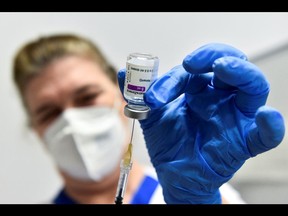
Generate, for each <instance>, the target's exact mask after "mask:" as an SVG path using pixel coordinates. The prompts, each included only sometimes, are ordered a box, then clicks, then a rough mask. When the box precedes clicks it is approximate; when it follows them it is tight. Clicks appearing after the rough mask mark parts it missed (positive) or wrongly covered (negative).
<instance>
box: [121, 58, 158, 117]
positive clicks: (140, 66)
mask: <svg viewBox="0 0 288 216" xmlns="http://www.w3.org/2000/svg"><path fill="white" fill-rule="evenodd" d="M158 66H159V59H158V57H157V56H154V55H152V54H149V53H131V54H130V55H129V56H128V57H127V62H126V77H125V83H124V97H125V99H126V100H127V102H128V104H127V105H126V106H125V108H124V114H125V115H126V116H127V117H129V118H134V119H138V120H141V119H146V118H147V117H148V115H149V112H150V108H149V107H148V106H147V105H146V104H145V102H144V99H143V96H144V94H145V92H146V91H147V89H148V88H149V86H150V85H151V83H152V82H153V81H154V80H155V79H156V78H157V75H158Z"/></svg>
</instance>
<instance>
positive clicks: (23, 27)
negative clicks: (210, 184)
mask: <svg viewBox="0 0 288 216" xmlns="http://www.w3.org/2000/svg"><path fill="white" fill-rule="evenodd" d="M287 21H288V13H262V12H257V13H252V12H247V13H246V12H245V13H242V12H237V13H232V12H231V13H230V12H224V13H220V12H215V13H204V12H201V13H196V12H191V13H176V12H175V13H166V12H161V13H148V12H145V13H132V12H129V13H122V12H116V13H106V12H100V13H0V101H1V102H0V140H1V142H0V203H41V202H46V201H47V200H49V199H50V198H51V197H52V196H54V195H55V193H56V192H57V191H58V189H59V188H60V187H61V180H60V178H59V176H58V175H57V172H56V171H55V168H54V166H53V163H52V161H51V159H50V157H49V155H48V154H47V152H46V151H45V149H44V148H43V146H42V145H41V143H40V142H39V140H38V139H37V137H35V136H34V135H33V134H32V133H31V132H29V129H27V126H26V122H25V115H24V111H23V109H22V105H21V103H20V101H19V98H18V95H17V92H16V91H15V88H14V85H13V82H12V76H11V75H12V72H11V62H12V58H13V56H14V54H15V52H16V51H17V49H18V48H19V47H20V46H21V45H23V43H25V42H26V41H27V40H30V39H34V38H37V37H38V36H40V35H44V34H52V33H59V32H72V33H77V34H81V35H83V36H87V37H89V38H90V39H92V40H93V41H94V42H95V43H96V44H97V45H98V46H100V48H101V49H102V51H103V52H104V53H105V54H106V56H107V57H108V58H110V59H111V62H112V63H113V64H114V65H115V66H116V67H117V68H122V67H124V66H125V60H126V57H127V55H128V54H129V53H130V52H134V51H143V52H150V53H153V54H155V55H158V56H159V58H160V68H159V71H160V74H162V73H164V72H166V71H168V70H169V69H170V68H172V67H173V66H175V65H177V64H180V63H181V62H182V59H183V58H184V57H185V56H186V55H187V54H188V53H189V52H191V51H193V50H194V49H196V48H198V47H199V46H201V45H204V44H205V43H208V42H223V43H228V44H231V45H233V46H235V47H237V48H239V49H241V50H242V51H244V52H245V53H246V54H247V55H248V56H254V55H257V54H259V53H261V52H264V51H266V50H269V49H270V48H273V47H274V46H278V45H279V44H281V43H283V42H285V41H287V40H288V28H287ZM282 72H283V73H286V74H287V73H288V72H286V71H282ZM277 77H278V75H277V74H275V79H276V80H277V79H278V78H277ZM279 79H281V76H279ZM281 84H283V85H284V83H283V82H281ZM274 87H275V88H277V85H275V86H274ZM285 87H286V86H278V88H279V89H275V91H279V92H281V94H283V95H287V93H288V92H287V89H286V88H285ZM283 100H286V99H283ZM273 102H274V104H273V105H274V106H276V108H277V101H273ZM282 103H283V101H282ZM285 107H286V109H287V107H288V105H287V106H285ZM281 111H283V112H285V110H281ZM287 114H288V113H287V111H286V112H285V116H287ZM136 137H137V140H138V142H139V143H136V144H135V158H138V159H139V160H140V162H142V163H149V159H148V157H147V155H146V148H145V146H144V142H143V137H142V134H141V130H140V127H139V124H137V128H136ZM285 145H286V144H285ZM143 152H145V154H143ZM253 161H255V160H254V159H253ZM253 161H251V163H250V164H253ZM249 162H250V161H249ZM249 162H247V165H246V164H245V167H243V170H244V171H241V172H239V175H238V176H239V178H240V179H241V176H245V170H247V169H248V168H247V167H249ZM260 163H261V161H260ZM267 169H270V167H268V168H267ZM242 173H243V174H242Z"/></svg>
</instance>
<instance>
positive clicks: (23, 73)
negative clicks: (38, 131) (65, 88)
mask: <svg viewBox="0 0 288 216" xmlns="http://www.w3.org/2000/svg"><path fill="white" fill-rule="evenodd" d="M70 55H74V56H80V57H84V58H88V59H91V60H93V61H94V62H96V63H97V64H98V65H99V66H100V67H101V68H102V69H103V71H104V72H105V73H106V74H107V76H108V77H109V78H110V79H111V80H112V81H113V82H114V83H115V84H117V78H116V70H115V68H114V67H113V66H112V65H111V64H110V63H109V62H108V61H107V60H106V58H105V57H104V55H103V54H102V53H101V51H100V49H99V48H98V47H97V46H96V45H95V44H93V43H92V42H91V41H90V40H88V39H86V38H84V37H80V36H77V35H73V34H59V35H51V36H42V37H40V38H38V39H36V40H34V41H30V42H29V43H27V44H26V45H24V46H23V47H22V48H21V49H20V50H19V51H18V52H17V53H16V55H15V58H14V61H13V78H14V82H15V84H16V86H17V89H18V91H19V93H20V96H21V99H22V102H23V105H24V107H25V108H26V111H28V110H27V106H26V103H25V98H24V90H25V88H26V86H27V84H28V82H29V81H30V80H31V79H32V78H33V77H35V76H37V75H38V74H40V73H41V71H42V70H43V68H44V67H46V66H47V65H49V64H50V63H51V62H52V61H54V60H56V59H59V58H62V57H65V56H70Z"/></svg>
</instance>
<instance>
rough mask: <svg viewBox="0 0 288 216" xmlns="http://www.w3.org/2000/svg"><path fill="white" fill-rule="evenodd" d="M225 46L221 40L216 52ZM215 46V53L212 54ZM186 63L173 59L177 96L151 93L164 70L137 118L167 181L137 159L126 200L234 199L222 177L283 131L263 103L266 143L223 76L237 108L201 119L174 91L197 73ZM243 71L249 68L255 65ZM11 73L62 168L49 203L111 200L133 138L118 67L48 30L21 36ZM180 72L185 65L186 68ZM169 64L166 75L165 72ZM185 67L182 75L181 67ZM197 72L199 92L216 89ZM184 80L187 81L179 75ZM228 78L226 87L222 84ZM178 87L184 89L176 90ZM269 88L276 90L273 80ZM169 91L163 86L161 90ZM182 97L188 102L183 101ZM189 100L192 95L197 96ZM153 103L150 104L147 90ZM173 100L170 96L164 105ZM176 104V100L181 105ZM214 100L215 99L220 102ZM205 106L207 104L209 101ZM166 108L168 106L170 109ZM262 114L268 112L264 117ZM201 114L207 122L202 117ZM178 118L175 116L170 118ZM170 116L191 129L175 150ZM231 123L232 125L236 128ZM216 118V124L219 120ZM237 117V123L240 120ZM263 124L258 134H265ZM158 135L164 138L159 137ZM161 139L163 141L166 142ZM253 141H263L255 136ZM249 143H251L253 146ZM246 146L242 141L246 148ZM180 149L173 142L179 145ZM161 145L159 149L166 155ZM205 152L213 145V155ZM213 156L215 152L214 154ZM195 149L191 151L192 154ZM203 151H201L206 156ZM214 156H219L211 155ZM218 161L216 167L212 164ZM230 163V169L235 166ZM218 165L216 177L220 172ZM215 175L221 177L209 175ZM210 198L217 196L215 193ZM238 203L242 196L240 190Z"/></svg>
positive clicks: (87, 44) (77, 40) (89, 46)
mask: <svg viewBox="0 0 288 216" xmlns="http://www.w3.org/2000/svg"><path fill="white" fill-rule="evenodd" d="M213 46H215V47H214V49H216V50H213ZM219 48H221V49H220V50H218V52H217V49H219ZM202 49H203V48H202ZM200 50H201V49H200ZM205 50H206V51H205ZM203 51H204V54H206V55H207V54H208V51H210V52H213V51H214V52H215V53H216V54H217V53H218V55H221V54H222V53H227V52H232V51H233V52H235V53H238V52H240V51H237V50H234V49H233V48H231V47H229V46H228V47H227V46H226V45H221V44H215V45H208V47H206V48H204V49H203ZM203 51H202V52H203ZM233 52H232V54H233ZM198 55H199V54H198ZM210 55H215V54H211V53H210ZM196 57H197V55H196ZM198 58H201V56H198ZM202 61H204V62H205V58H203V59H202ZM207 61H208V59H207ZM189 64H190V63H189ZM243 64H244V63H243ZM245 64H246V63H245ZM207 65H208V63H207ZM207 67H208V66H207ZM180 68H181V67H180ZM180 68H178V69H177V68H174V69H173V70H172V72H169V73H170V75H171V74H172V75H173V74H174V73H175V72H176V73H175V74H174V75H173V76H175V78H177V79H178V80H176V79H174V85H176V84H177V83H178V84H177V85H178V86H173V85H172V86H171V84H173V83H170V84H169V83H168V84H169V86H171V91H173V92H174V98H173V97H170V98H168V97H166V99H167V100H166V101H164V100H161V98H158V99H157V100H155V99H153V96H157V95H156V92H157V91H156V88H159V87H160V88H159V90H161V88H163V87H165V82H163V80H162V81H161V78H160V79H159V83H158V87H157V82H156V83H155V84H156V85H153V86H152V88H151V91H149V92H148V94H147V96H149V95H150V99H151V100H155V102H156V106H155V104H152V106H151V108H152V115H151V118H150V119H147V120H145V121H144V122H140V123H141V127H142V128H143V132H144V136H145V140H146V142H147V147H148V150H149V155H150V157H151V162H152V163H153V165H154V166H155V168H156V171H157V175H158V178H159V180H160V183H161V184H163V185H162V187H163V186H164V187H163V188H162V187H161V186H160V184H159V182H158V181H157V178H156V175H155V173H153V170H151V169H149V168H147V167H143V166H141V165H140V164H138V163H137V162H136V161H133V168H132V170H131V172H130V175H129V180H128V185H127V189H126V193H125V196H124V203H164V202H167V203H221V202H223V203H225V202H226V201H227V200H228V201H227V202H228V203H229V196H227V197H226V196H224V195H225V194H224V192H223V193H222V189H221V188H223V186H225V185H228V184H225V182H227V181H228V180H229V179H230V178H231V177H232V175H233V173H234V172H236V170H237V169H238V168H240V166H241V165H242V164H243V163H244V161H245V159H247V158H248V156H249V157H251V156H254V155H256V154H257V153H260V152H263V151H265V150H268V149H270V148H273V147H275V146H276V145H277V144H279V142H280V141H281V139H282V137H283V134H284V125H283V119H282V117H281V115H280V114H279V113H278V112H276V111H275V110H273V109H268V108H267V109H268V111H267V109H266V111H265V110H264V111H262V112H259V114H260V118H259V117H258V119H260V120H258V122H259V121H260V123H261V124H259V123H258V124H257V125H258V128H261V130H259V131H262V132H263V130H265V132H267V131H268V132H269V136H268V135H264V138H265V139H264V145H262V144H261V143H262V142H263V141H262V142H261V143H259V141H258V140H259V138H260V137H262V136H263V135H261V136H260V135H257V134H260V132H258V129H257V127H256V126H255V125H254V117H249V116H246V115H244V114H243V113H242V111H238V112H239V113H237V112H235V111H236V106H235V104H236V103H235V104H234V101H232V100H231V99H230V100H231V102H230V103H231V104H229V103H228V99H226V100H224V99H225V98H227V97H228V96H227V95H230V98H232V96H231V95H233V94H234V96H235V95H237V89H234V90H232V89H230V87H229V88H228V85H227V86H225V85H224V82H223V81H221V80H219V83H220V84H222V85H223V86H224V88H223V89H221V88H219V90H218V91H220V92H226V94H224V95H222V94H221V97H220V96H219V98H220V99H221V98H222V99H221V100H220V99H219V101H222V100H223V102H225V101H226V102H225V103H226V104H227V103H228V105H226V106H227V107H229V108H230V109H229V111H231V113H230V114H229V113H226V114H225V115H223V116H218V118H217V119H218V121H221V120H222V122H221V123H220V122H219V123H218V121H217V122H214V123H213V124H212V123H211V122H210V121H211V119H210V121H209V120H208V119H207V120H205V119H203V120H202V121H201V118H200V117H201V115H200V116H198V117H197V119H194V120H193V118H192V117H193V115H192V114H193V112H194V111H192V109H191V108H189V107H188V106H187V105H188V103H187V104H186V99H185V100H183V98H186V97H187V96H185V97H183V96H180V97H179V98H178V99H176V98H177V94H179V95H180V94H181V91H182V92H184V90H185V91H186V90H187V89H188V88H187V89H184V88H183V87H182V90H179V87H180V88H181V85H180V84H181V83H182V85H185V86H187V85H188V84H191V83H190V82H193V79H192V77H193V76H192V74H188V73H187V72H186V71H184V69H180ZM175 69H176V70H175ZM208 69H209V68H208ZM246 70H247V71H250V69H249V68H248V69H246ZM246 70H244V69H243V70H242V71H243V75H245V73H247V72H246ZM181 71H182V72H181ZM255 71H256V72H255ZM255 71H254V70H252V71H251V72H249V73H251V74H250V75H252V74H254V73H256V75H257V76H254V80H255V79H256V78H257V79H259V81H258V82H257V83H258V84H257V85H255V86H258V85H260V84H261V83H262V84H266V87H268V84H267V83H266V81H265V79H264V77H263V75H261V73H260V71H259V70H258V69H255ZM13 72H14V80H15V82H16V85H17V88H18V90H19V93H20V96H21V99H22V101H23V104H24V106H25V108H26V111H27V114H28V117H29V120H30V123H31V127H32V128H33V129H34V130H35V131H36V133H37V134H38V135H39V137H40V138H41V140H43V142H44V144H45V147H46V148H47V150H48V151H49V152H50V154H51V156H52V158H53V159H54V161H55V164H56V166H57V168H58V170H59V172H60V174H61V176H62V177H63V182H64V185H63V189H62V190H61V191H59V194H57V195H56V197H55V198H54V199H53V200H52V203H55V204H68V203H70V204H73V203H114V200H115V194H116V188H117V183H118V178H119V164H120V160H121V157H122V155H123V153H124V152H125V150H126V148H127V144H128V142H129V137H130V136H129V135H130V132H129V131H130V127H129V123H128V119H127V118H126V117H124V115H123V108H124V105H125V101H124V99H123V97H122V96H121V94H120V93H119V92H120V91H119V87H118V86H117V77H116V72H115V70H114V68H113V67H112V66H111V65H110V64H109V62H108V61H107V60H106V59H105V58H104V56H103V55H102V54H101V52H100V50H99V49H98V48H97V47H96V46H95V44H93V43H91V41H89V40H87V39H85V38H82V37H79V36H76V35H64V34H63V35H51V36H46V37H41V38H39V39H36V40H34V41H30V42H29V43H27V44H26V45H24V46H23V47H22V48H21V49H20V50H19V52H18V53H17V54H16V56H15V59H14V71H13ZM183 72H186V74H185V73H183ZM203 72H204V71H203ZM214 72H215V71H214ZM169 73H168V74H167V75H168V77H169ZM181 73H182V75H180V74H181ZM233 73H234V72H233ZM233 73H232V74H233ZM123 75H125V71H124V70H121V71H120V72H119V73H118V81H119V83H120V88H122V84H123V83H122V81H123ZM177 75H178V76H177ZM179 75H180V76H179ZM187 75H189V76H191V79H190V78H189V79H188V80H189V82H187V81H185V79H187V78H185V77H186V76H187ZM206 75H208V74H206ZM250 75H249V76H250ZM181 77H182V78H181ZM195 77H196V76H195ZM197 77H199V81H200V82H197V83H198V86H199V92H198V94H199V93H200V92H201V91H204V90H206V91H207V88H210V89H211V88H212V89H213V87H212V86H210V84H208V83H210V82H208V80H209V79H211V77H210V78H209V76H203V78H201V77H202V75H201V74H198V75H197ZM245 77H247V76H245ZM171 78H172V77H171ZM162 79H163V78H162ZM166 79H167V77H166ZM171 80H172V79H171ZM181 80H182V81H183V82H181ZM205 81H206V83H205ZM260 81H261V82H260ZM185 82H186V84H185ZM159 84H160V85H159ZM200 85H202V88H200V87H201V86H200ZM161 86H162V87H161ZM205 86H206V87H205ZM174 87H177V88H174ZM226 87H227V90H225V88H226ZM194 88H195V87H194ZM176 89H177V91H178V92H176V91H175V90H176ZM154 91H155V92H154ZM218 91H217V92H218ZM267 91H268V92H269V87H268V90H267ZM268 92H266V96H265V95H264V97H265V99H266V97H267V95H268ZM189 93H190V94H191V95H192V94H193V92H189ZM204 93H205V92H204ZM204 93H202V94H204ZM211 93H213V90H211ZM232 93H233V94H232ZM186 94H187V93H186ZM206 94H207V93H206ZM218 94H219V93H218ZM218 94H216V95H218ZM162 96H165V95H164V94H163V95H162ZM181 98H182V99H181ZM259 98H260V97H259ZM147 99H148V98H146V100H147ZM173 99H176V100H175V102H171V103H168V100H169V101H173ZM190 99H191V98H190ZM214 99H215V95H214V96H213V97H211V98H210V100H211V101H210V100H208V101H207V100H206V102H207V103H208V102H209V101H210V102H212V103H214V106H215V103H216V102H217V101H214ZM181 100H182V105H183V106H182V105H181V104H180V103H179V102H180V101H181ZM212 100H213V101H212ZM190 101H191V102H192V100H190ZM200 101H201V100H200ZM147 102H148V103H149V99H148V101H147ZM232 102H233V103H232ZM166 103H167V105H165V104H166ZM217 103H219V102H217ZM263 103H264V104H265V100H262V104H263ZM173 104H174V105H173ZM177 104H178V106H175V105H177ZM153 105H154V107H153ZM198 105H199V106H203V105H204V104H203V103H200V104H198ZM216 105H217V104H216ZM211 106H212V107H213V104H212V105H211ZM230 106H232V108H233V107H234V109H235V110H233V109H232V108H231V107H230ZM184 107H186V111H187V113H185V112H184V110H183V111H182V112H181V115H180V116H171V115H169V113H171V111H172V110H173V109H181V110H182V109H183V108H184ZM237 109H238V108H237ZM208 111H209V109H207V110H206V112H208ZM203 112H205V111H204V110H203ZM263 113H264V114H263ZM265 113H266V114H265ZM267 113H268V114H267ZM163 114H165V115H167V118H166V117H165V115H163ZM239 114H242V116H238V115H239ZM153 116H154V117H153ZM160 116H162V117H161V118H160V119H161V120H159V117H160ZM181 116H182V117H181ZM184 116H187V119H186V120H185V122H186V123H189V125H190V126H189V128H186V129H185V124H184V123H185V122H181V121H180V120H181V119H182V120H183V118H184ZM226 116H230V118H231V119H232V120H234V121H232V122H231V121H230V120H231V119H227V120H228V122H226V121H224V119H223V118H227V117H226ZM257 116H259V115H257ZM261 116H264V117H262V118H261ZM267 116H268V117H269V118H275V120H274V123H276V125H274V127H272V126H270V127H269V121H267V120H268V119H267ZM175 117H176V118H175ZM195 117H196V115H195ZM240 117H241V118H240ZM276 117H277V118H278V122H275V121H277V118H276ZM174 118H175V119H174ZM178 118H180V119H178ZM198 118H199V119H198ZM256 119H257V118H256ZM178 120H179V122H178ZM192 120H193V121H194V122H192V124H191V122H188V121H192ZM204 120H205V121H206V123H207V124H205V123H204V122H203V121H204ZM173 121H176V122H174V123H173ZM229 122H230V123H229ZM256 122H257V121H256ZM149 124H150V125H149ZM167 124H168V125H167ZM171 124H173V127H178V128H177V129H179V127H180V129H181V130H180V131H179V132H178V133H181V134H182V135H183V136H184V135H185V136H186V139H187V140H186V141H185V140H184V139H185V137H183V138H182V139H179V137H178V136H179V135H180V134H178V135H177V134H176V135H175V137H174V138H173V139H178V140H177V143H174V144H175V145H173V148H172V149H171V144H170V142H167V140H165V137H163V135H164V132H165V131H163V130H165V128H162V130H159V129H158V128H157V127H160V128H161V125H164V126H165V127H170V128H171ZM204 124H205V127H207V126H208V127H210V133H211V129H213V130H214V131H212V132H213V134H214V135H213V134H209V135H210V136H211V137H213V138H211V137H208V136H207V135H206V136H205V134H201V133H200V132H201V131H202V130H201V128H202V127H204V126H203V125H204ZM225 124H229V125H228V126H229V127H227V125H225ZM230 124H231V125H230ZM187 125H188V124H187ZM209 125H214V127H212V126H209ZM247 125H248V126H249V127H248V129H249V130H248V129H247ZM253 125H254V126H253ZM259 125H262V126H259ZM220 126H222V127H223V130H224V131H221V133H220V134H218V133H216V132H217V131H218V132H219V130H220ZM235 126H238V127H236V128H235ZM244 126H245V127H244ZM281 126H282V127H281ZM187 127H188V126H187ZM194 127H195V128H194ZM225 127H227V128H225ZM275 127H278V130H276V128H275ZM149 128H150V129H154V130H158V132H159V133H158V134H157V133H154V132H156V131H154V132H153V133H151V131H149V130H150V129H149ZM243 128H244V129H246V130H248V131H256V132H254V133H252V132H251V139H248V138H246V139H245V141H243V140H242V142H241V140H238V139H239V136H241V133H242V132H243V136H244V135H245V137H246V136H247V134H246V133H244V132H245V131H246V130H243ZM253 128H254V130H253ZM188 130H189V131H188ZM232 130H233V131H232ZM147 132H148V134H147ZM232 132H233V133H232ZM262 132H261V134H263V133H262ZM165 133H166V132H165ZM202 133H203V132H202ZM238 133H239V134H238ZM187 134H189V136H187ZM265 134H266V133H265ZM156 135H157V136H158V137H156ZM166 135H167V134H165V136H166ZM224 135H226V136H224ZM236 138H237V139H236ZM243 138H244V137H243ZM256 138H257V139H258V140H257V139H256ZM229 139H231V140H230V142H232V141H234V142H233V143H231V144H230V145H232V144H233V146H234V147H233V146H230V147H229V145H228V144H229V142H228V141H229ZM261 139H262V138H261ZM235 140H237V142H235ZM162 141H163V142H164V143H162ZM171 141H172V140H171ZM192 141H193V142H192ZM217 141H218V142H217ZM255 141H258V142H256V144H255V143H254V142H255ZM268 141H269V142H268ZM165 142H166V143H165ZM209 142H215V143H216V144H214V146H215V147H214V148H213V145H212V144H211V145H212V148H211V145H210V150H209V149H207V151H203V150H205V149H203V148H205V145H207V146H208V147H209ZM252 142H253V145H251V146H252V147H249V145H250V144H252ZM249 143H250V144H249ZM267 143H268V144H267ZM163 144H165V145H166V144H167V149H168V150H169V149H171V151H170V150H169V151H167V150H166V151H163V152H162V151H161V148H164V149H166V147H165V146H164V145H163ZM203 144H204V145H203ZM156 145H157V148H155V147H156ZM188 145H189V146H188ZM202 145H203V146H202ZM216 145H220V147H219V148H218V147H217V146H216ZM226 145H228V146H226ZM254 145H255V147H254ZM177 146H178V147H177ZM200 146H201V148H200ZM241 146H243V147H242V148H239V147H241ZM244 146H246V150H247V151H248V150H249V154H248V153H247V152H246V151H245V148H244ZM190 147H191V148H190ZM232 147H233V148H232ZM237 147H238V148H237ZM253 147H254V148H253ZM264 147H265V148H264ZM175 148H177V150H175ZM183 148H186V149H189V152H190V154H189V156H188V155H184V154H183V153H184V152H183V150H184V149H183ZM220 148H222V149H220ZM231 148H232V149H231ZM250 148H252V150H250ZM173 149H174V151H175V152H174V153H173ZM181 149H182V150H181ZM197 149H198V150H197ZM201 149H203V150H201ZM230 149H231V150H230ZM220 150H221V151H220ZM222 150H223V152H222ZM228 150H230V151H232V152H229V151H228ZM240 150H241V151H240ZM253 150H254V151H253ZM158 151H160V152H161V154H160V155H159V154H158ZM202 151H203V152H208V153H210V154H211V155H210V161H209V158H208V157H207V156H206V155H204V154H203V152H202ZM217 151H219V152H217ZM250 151H251V152H252V153H251V152H250ZM181 152H182V153H181ZM186 153H188V152H186ZM229 153H231V154H232V155H231V156H233V155H234V154H236V156H237V155H238V157H239V158H240V159H241V160H240V159H238V158H237V159H238V160H236V161H235V163H236V162H237V163H236V164H237V166H233V167H232V168H231V172H233V173H232V174H230V173H229V174H230V175H228V177H227V176H225V172H224V173H221V172H220V171H222V172H223V171H225V170H226V169H227V168H226V166H228V165H230V166H231V162H225V163H224V162H223V160H221V157H226V155H227V154H229ZM224 154H226V155H224ZM207 155H209V154H207ZM223 155H224V156H223ZM247 155H248V156H247ZM214 156H215V159H214V158H212V157H214ZM188 157H189V160H187V159H188ZM199 158H201V159H202V160H199ZM230 158H231V157H230ZM197 159H198V160H197ZM228 159H229V158H228ZM212 160H213V164H211V162H212ZM229 160H230V159H229ZM234 160H235V159H234ZM226 163H228V164H226ZM177 164H178V165H179V166H178V165H177ZM214 164H215V166H213V165H214ZM216 168H217V169H216ZM179 169H180V170H181V171H180V172H181V175H179V173H177V170H179ZM208 171H209V172H208ZM227 171H230V169H229V170H227ZM182 172H183V173H182ZM212 174H214V175H215V176H217V177H218V178H215V177H214V176H212ZM196 175H197V176H196ZM207 175H210V176H207ZM222 175H223V176H222ZM211 176H212V177H214V178H213V179H211V178H210V177H211ZM169 179H170V180H169ZM215 180H216V182H215ZM168 181H171V184H168V183H167V182H168ZM222 184H223V185H222ZM221 185H222V186H221ZM191 186H193V187H191ZM212 186H213V187H212ZM220 186H221V187H220ZM185 187H186V188H187V187H189V188H190V187H191V190H190V191H189V192H188V191H186V190H185ZM219 188H220V191H221V194H220V192H219ZM162 190H163V193H164V199H165V201H164V199H163V194H162ZM223 191H224V190H223ZM231 191H232V193H230V194H232V196H231V197H233V196H234V198H235V194H236V197H237V193H236V192H235V191H234V192H235V193H234V194H233V190H230V192H231ZM175 192H177V194H178V195H177V194H175V196H177V199H175V198H174V195H172V194H171V193H175ZM221 195H222V196H221ZM186 196H187V197H186ZM181 197H182V198H181ZM211 197H213V199H212V198H211ZM239 202H241V199H240V201H239Z"/></svg>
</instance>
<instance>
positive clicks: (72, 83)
mask: <svg viewBox="0 0 288 216" xmlns="http://www.w3.org/2000/svg"><path fill="white" fill-rule="evenodd" d="M87 84H91V85H97V86H99V87H107V86H113V83H112V81H111V80H110V79H109V78H108V76H107V75H106V74H105V72H104V71H103V70H102V69H101V68H100V66H99V65H98V64H97V63H95V62H93V61H91V60H89V59H84V58H80V57H77V56H69V57H64V58H61V59H58V60H56V61H55V62H53V63H51V64H50V65H48V66H47V67H45V68H44V69H43V70H42V71H41V72H40V74H39V75H37V76H36V77H34V78H32V80H30V82H29V83H28V84H27V86H26V89H25V92H24V95H25V98H26V99H27V102H28V103H29V101H30V102H31V101H41V100H42V99H47V97H54V96H57V95H59V94H67V93H69V91H73V89H76V88H80V87H81V86H83V85H87ZM45 97H46V98H45Z"/></svg>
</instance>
